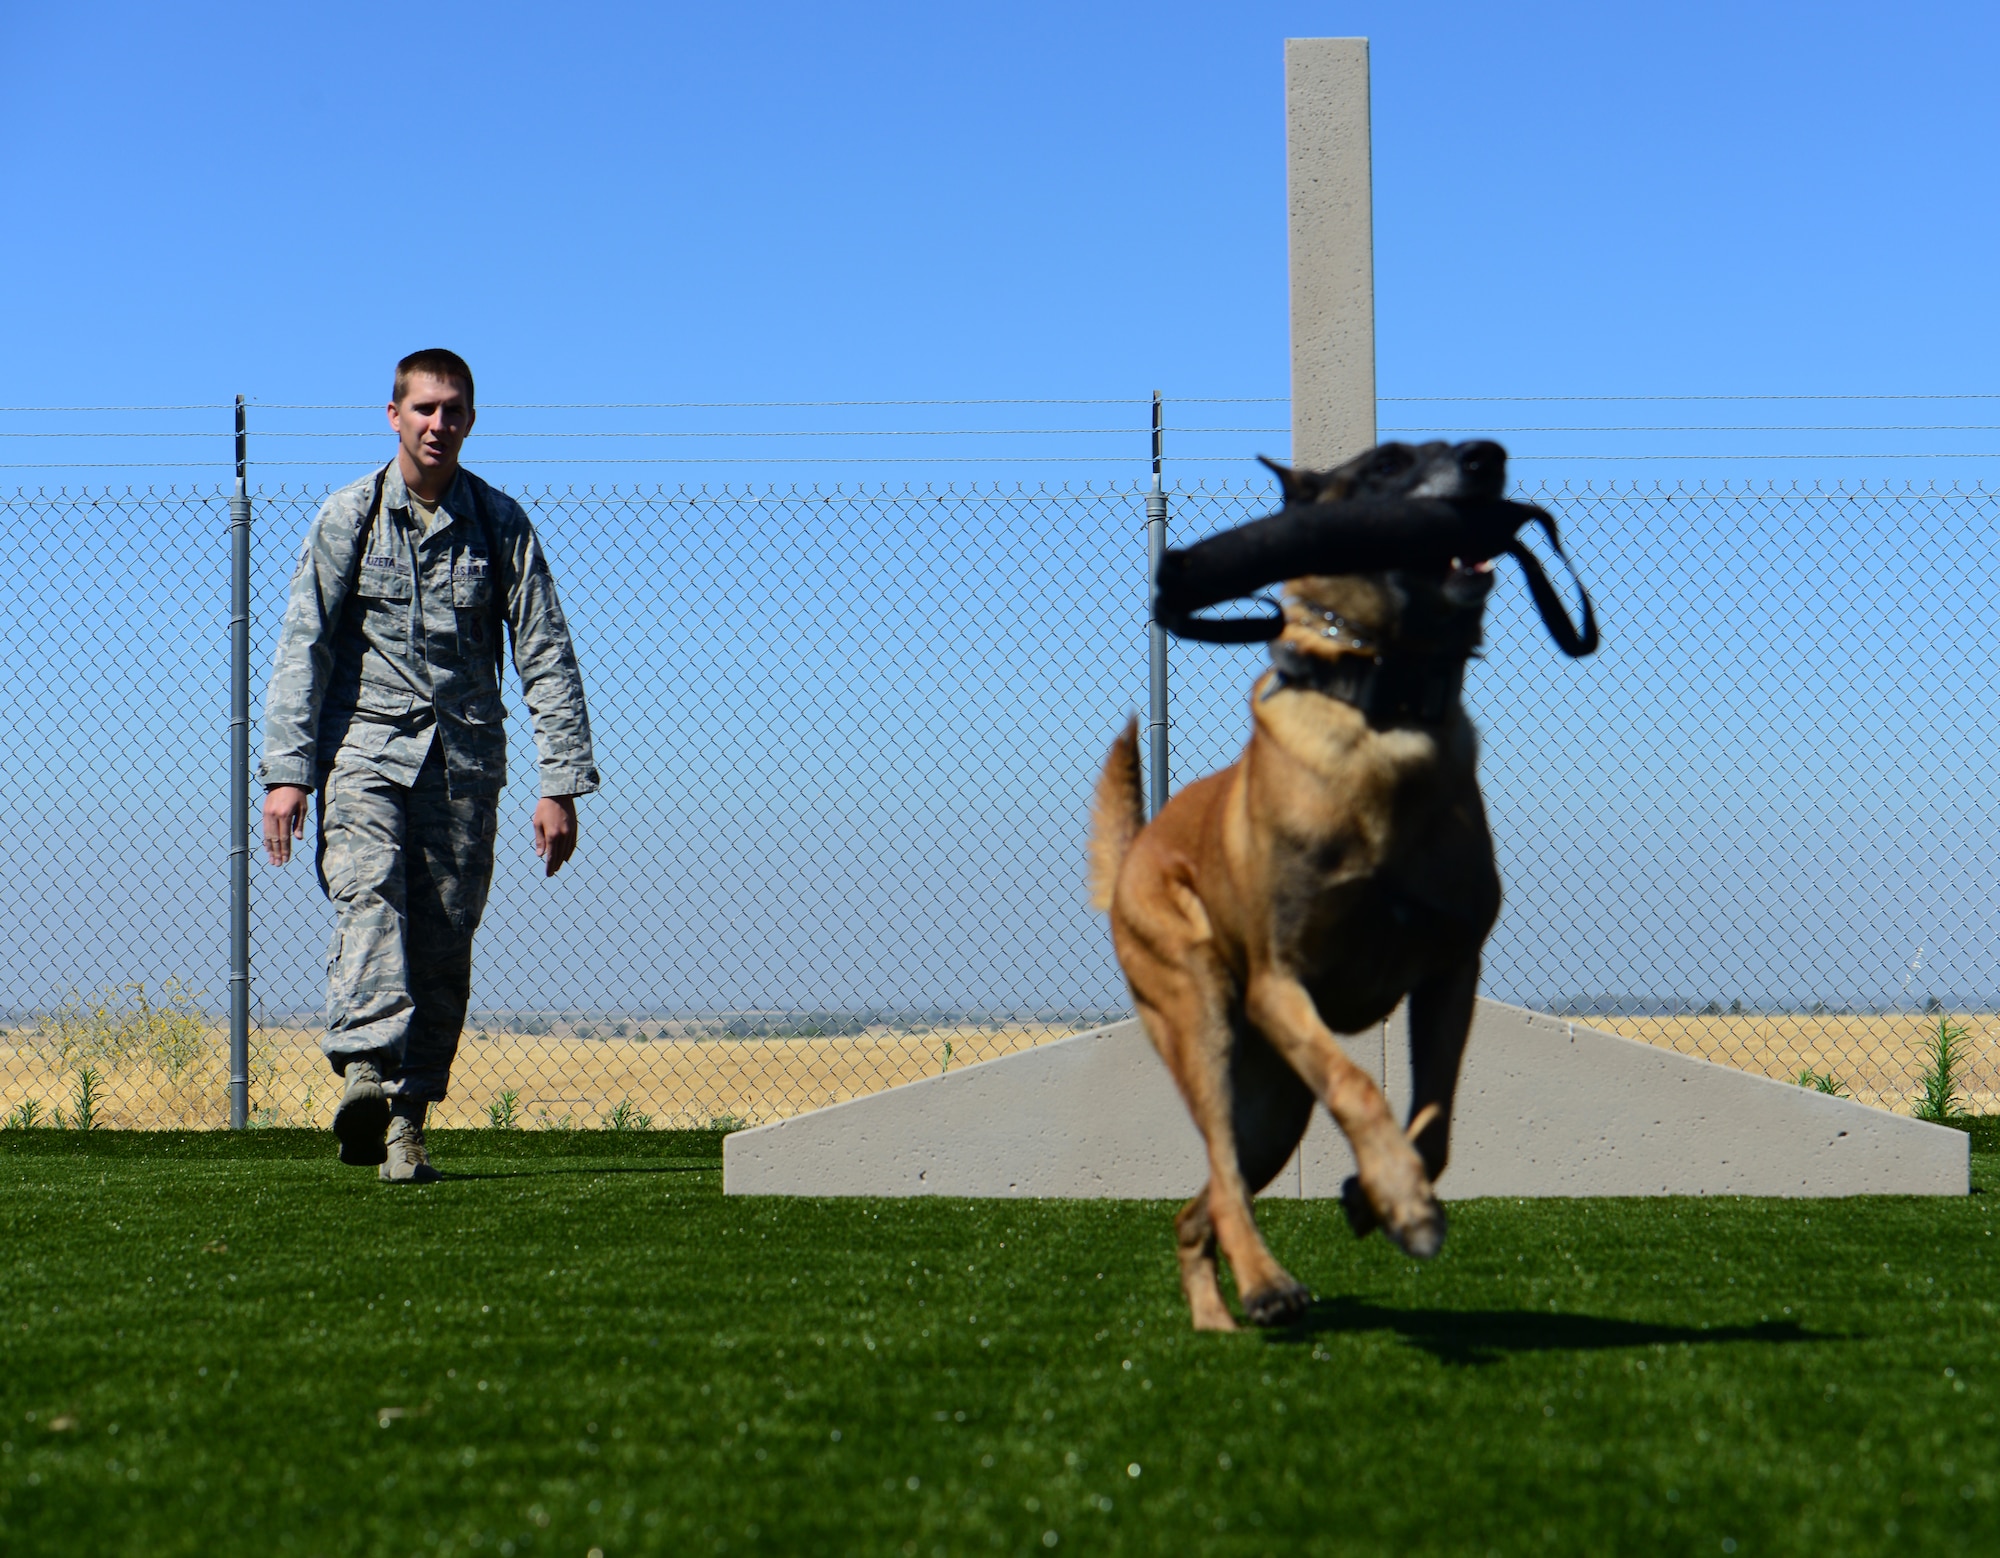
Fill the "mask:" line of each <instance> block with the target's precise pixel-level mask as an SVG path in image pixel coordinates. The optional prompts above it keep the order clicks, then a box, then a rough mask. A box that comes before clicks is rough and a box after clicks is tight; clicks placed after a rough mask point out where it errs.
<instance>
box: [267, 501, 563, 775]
mask: <svg viewBox="0 0 2000 1558" xmlns="http://www.w3.org/2000/svg"><path fill="white" fill-rule="evenodd" d="M380 479H381V484H382V497H381V502H380V505H379V508H378V509H377V510H376V511H375V512H374V513H373V515H372V517H371V513H370V502H371V498H372V497H373V494H374V491H375V484H376V480H377V478H376V477H375V476H373V475H371V476H365V477H363V478H362V479H361V480H360V481H357V482H355V483H353V484H352V485H351V486H347V487H343V488H341V489H340V491H338V492H336V493H334V494H333V496H332V497H330V498H328V499H327V500H326V502H325V504H324V505H323V506H322V507H321V508H320V511H319V515H318V517H317V518H316V519H314V520H313V523H312V527H311V529H309V530H308V531H307V532H306V539H305V544H304V546H303V547H302V548H301V549H300V552H299V562H298V567H297V569H296V570H295V571H294V572H293V574H292V588H291V599H290V602H289V603H288V604H287V606H286V608H285V621H284V626H283V628H282V630H281V631H280V633H279V636H278V653H277V659H276V663H275V664H274V665H273V666H272V669H271V687H270V691H269V693H268V694H267V695H266V697H265V700H264V761H263V764H262V766H261V768H260V769H259V770H258V777H259V778H260V779H261V780H262V782H263V783H264V785H265V786H266V787H267V788H268V787H269V786H272V785H279V784H296V785H303V786H305V787H307V788H309V789H310V788H316V787H317V786H318V785H319V784H321V783H322V782H324V780H325V778H326V776H327V774H328V773H330V772H331V771H332V769H333V765H334V763H335V761H336V760H338V761H339V762H340V763H341V765H342V766H343V767H345V766H349V765H360V766H365V767H367V768H370V769H373V770H375V771H376V772H378V773H380V774H382V775H383V776H384V777H385V778H388V779H390V780H392V781H394V782H395V783H398V784H405V785H407V784H414V783H415V782H416V778H417V771H418V770H419V769H420V768H422V766H423V762H424V759H425V757H427V756H428V755H429V753H430V748H431V743H432V742H433V741H434V740H435V741H439V742H441V743H442V745H443V748H444V759H445V769H446V774H447V777H448V782H449V784H450V787H451V793H452V794H453V795H464V796H479V795H498V794H499V793H500V790H501V787H502V786H503V785H504V784H505V783H506V780H507V736H506V732H505V730H504V728H503V727H502V724H501V721H502V720H503V719H504V718H505V710H504V708H503V707H502V705H501V701H500V652H501V647H502V645H501V633H502V631H503V629H502V624H503V623H504V624H505V629H504V630H505V632H506V633H507V634H508V635H509V636H511V638H512V640H513V647H514V669H515V671H516V673H517V674H518V675H519V676H520V678H521V691H522V693H523V694H524V696H525V697H526V699H527V704H528V711H529V713H530V714H531V715H532V716H533V718H534V724H535V745H536V748H537V749H538V751H539V754H540V758H541V763H540V768H541V793H542V794H543V795H584V794H588V793H589V792H591V791H593V790H595V789H596V788H597V784H598V777H597V761H596V758H595V756H594V755H593V754H592V751H591V743H590V715H589V713H588V712H587V711H586V710H585V708H584V703H583V675H582V672H581V671H579V670H578V668H577V663H576V651H575V649H574V648H573V647H572V646H571V644H570V639H569V625H568V623H566V622H565V621H564V620H563V613H562V606H561V605H560V604H559V603H558V602H557V600H556V586H555V580H554V579H553V578H551V577H550V575H549V565H548V562H547V560H546V559H545V558H544V557H543V556H542V547H541V542H540V541H539V540H537V539H536V536H535V528H534V526H533V525H532V524H530V523H529V521H528V516H527V515H526V514H525V513H524V512H523V511H522V509H521V506H520V505H519V504H518V503H516V502H515V501H514V500H513V499H512V498H510V497H508V496H507V495H506V494H505V493H503V492H500V491H497V490H496V489H494V488H493V487H490V486H488V485H487V484H486V483H485V482H483V481H481V480H480V479H479V478H478V477H477V476H474V475H473V474H472V473H471V472H470V471H466V470H461V471H460V472H459V473H458V476H457V478H456V479H455V480H454V481H453V482H452V484H451V488H450V490H449V491H447V492H446V493H445V495H444V499H443V501H442V502H441V503H440V504H439V506H438V514H437V519H436V522H435V523H434V524H433V525H432V526H431V527H430V528H429V529H428V530H427V531H424V532H422V533H419V531H418V529H417V526H418V524H419V519H418V515H417V511H416V510H415V508H414V507H413V506H412V504H411V502H410V497H409V491H408V489H407V488H406V487H405V486H404V484H403V477H402V473H401V471H400V470H398V469H397V467H396V466H395V465H394V464H393V463H392V464H391V465H390V466H389V467H388V470H387V471H386V472H385V473H383V474H382V476H381V478H380ZM350 597H352V598H350Z"/></svg>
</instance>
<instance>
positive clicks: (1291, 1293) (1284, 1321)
mask: <svg viewBox="0 0 2000 1558" xmlns="http://www.w3.org/2000/svg"><path fill="white" fill-rule="evenodd" d="M1311 1302H1312V1294H1311V1293H1310V1292H1309V1291H1307V1288H1306V1285H1305V1284H1304V1283H1303V1282H1294V1281H1293V1280H1292V1279H1291V1278H1290V1277H1287V1278H1285V1279H1284V1281H1282V1282H1273V1283H1272V1284H1271V1285H1270V1286H1269V1287H1266V1288H1259V1289H1258V1290H1257V1291H1256V1292H1254V1293H1252V1294H1250V1295H1249V1296H1248V1297H1246V1298H1245V1299H1244V1300H1243V1313H1244V1315H1245V1316H1246V1317H1247V1318H1248V1319H1249V1321H1250V1323H1251V1324H1252V1325H1290V1324H1291V1323H1292V1322H1293V1321H1294V1320H1296V1319H1298V1318H1299V1316H1300V1315H1302V1314H1304V1313H1305V1312H1306V1306H1307V1305H1308V1304H1310V1303H1311Z"/></svg>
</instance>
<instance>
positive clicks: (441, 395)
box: [389, 373, 473, 471]
mask: <svg viewBox="0 0 2000 1558" xmlns="http://www.w3.org/2000/svg"><path fill="white" fill-rule="evenodd" d="M472 419H473V410H472V407H471V405H470V404H468V403H467V401H466V398H465V386H464V385H462V384H460V383H459V382H458V380H456V379H441V378H439V377H438V376H437V375H436V374H434V373H413V374H411V375H410V380H409V384H408V386H407V387H406V388H405V389H404V391H403V399H402V402H401V403H400V404H398V405H392V406H390V407H389V425H390V426H391V427H393V428H394V429H395V430H396V438H397V441H398V442H400V443H401V444H402V446H403V456H404V458H405V459H407V460H408V461H409V462H410V464H411V465H412V466H414V467H415V468H416V469H417V470H419V471H450V470H455V469H456V468H457V466H458V450H459V446H460V445H461V444H463V443H464V442H465V435H466V434H467V433H469V432H471V431H472Z"/></svg>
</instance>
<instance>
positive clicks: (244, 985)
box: [229, 395, 250, 1131]
mask: <svg viewBox="0 0 2000 1558" xmlns="http://www.w3.org/2000/svg"><path fill="white" fill-rule="evenodd" d="M248 446H249V440H248V438H247V436H246V430H245V427H244V424H243V397H242V396H241V395H238V396H237V397H236V491H235V493H234V494H233V495H232V496H231V497H230V499H229V828H230V833H229V1128H230V1129H231V1130H232V1131H240V1130H242V1129H243V1128H244V1127H245V1126H246V1125H248V1124H249V1123H250V482H249V475H250V472H249V458H248V455H249V447H248Z"/></svg>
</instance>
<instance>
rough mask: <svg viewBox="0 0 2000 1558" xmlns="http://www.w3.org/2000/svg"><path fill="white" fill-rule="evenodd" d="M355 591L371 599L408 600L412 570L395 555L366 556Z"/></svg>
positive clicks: (362, 560)
mask: <svg viewBox="0 0 2000 1558" xmlns="http://www.w3.org/2000/svg"><path fill="white" fill-rule="evenodd" d="M354 592H355V593H356V594H357V595H361V596H364V597H366V598H367V599H369V600H408V599H409V598H410V571H409V569H408V568H406V567H404V566H403V564H402V562H401V561H400V560H399V559H397V558H394V557H382V558H375V557H364V558H362V559H361V577H360V578H359V579H358V580H357V581H356V583H355V586H354Z"/></svg>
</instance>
